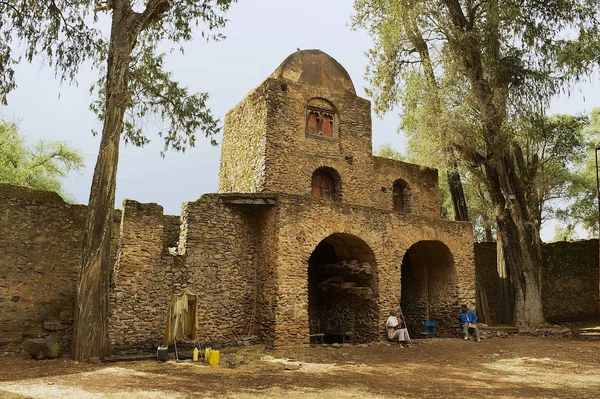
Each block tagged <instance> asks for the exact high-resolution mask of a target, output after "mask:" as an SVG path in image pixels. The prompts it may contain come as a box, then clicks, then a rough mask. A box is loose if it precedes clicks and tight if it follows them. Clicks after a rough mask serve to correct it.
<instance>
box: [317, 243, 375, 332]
mask: <svg viewBox="0 0 600 399" xmlns="http://www.w3.org/2000/svg"><path fill="white" fill-rule="evenodd" d="M376 280H377V278H376V269H375V256H374V255H373V252H372V251H371V249H370V248H369V246H368V245H367V244H366V243H365V242H364V241H362V240H360V239H359V238H357V237H354V236H351V235H348V234H333V235H331V236H329V237H327V238H326V239H324V240H323V241H321V242H320V243H319V245H317V247H316V248H315V250H314V251H313V253H312V255H311V256H310V258H309V260H308V315H309V318H310V320H311V321H314V320H319V321H320V324H321V326H322V330H323V332H324V333H325V334H326V336H325V338H326V341H327V342H331V343H333V342H341V341H342V335H341V333H342V332H350V333H352V340H353V341H355V342H368V341H372V340H375V339H377V317H378V316H377V315H378V312H377V297H378V292H377V281H376Z"/></svg>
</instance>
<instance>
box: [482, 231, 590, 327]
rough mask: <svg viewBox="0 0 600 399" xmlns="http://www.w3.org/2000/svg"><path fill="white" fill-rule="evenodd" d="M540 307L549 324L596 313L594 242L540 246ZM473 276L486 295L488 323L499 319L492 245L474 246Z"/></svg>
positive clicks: (580, 318)
mask: <svg viewBox="0 0 600 399" xmlns="http://www.w3.org/2000/svg"><path fill="white" fill-rule="evenodd" d="M542 258H543V260H544V264H543V270H542V304H543V307H544V316H545V317H546V319H547V320H548V321H551V322H562V321H573V320H584V319H588V318H595V317H598V316H600V314H599V312H598V280H599V270H598V240H584V241H565V242H561V241H559V242H553V243H549V244H544V245H542ZM475 260H476V268H477V273H478V275H479V277H480V281H482V284H483V287H482V288H483V290H484V291H485V292H486V295H487V299H488V306H489V308H490V313H491V319H492V320H491V323H490V324H494V323H497V322H498V320H499V309H500V297H499V295H500V293H499V286H500V282H499V276H498V272H497V270H496V245H495V243H476V244H475Z"/></svg>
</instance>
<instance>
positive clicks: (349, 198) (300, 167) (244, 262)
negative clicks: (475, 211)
mask: <svg viewBox="0 0 600 399" xmlns="http://www.w3.org/2000/svg"><path fill="white" fill-rule="evenodd" d="M309 111H310V112H312V114H311V118H313V119H311V121H312V122H311V123H313V122H314V121H315V120H317V121H318V123H319V124H320V125H319V126H320V128H323V126H325V130H326V131H315V130H314V124H313V125H311V129H312V130H310V131H309V130H307V126H308V123H307V115H308V112H309ZM315 112H316V113H315ZM317 114H318V115H319V116H318V118H317V116H316V115H317ZM314 118H317V119H314ZM332 118H333V125H332V124H331V122H330V121H331V120H332ZM323 121H325V122H327V124H325V125H323V123H325V122H323ZM328 129H329V130H328ZM325 133H327V134H325ZM328 135H331V137H329V136H328ZM371 147H372V142H371V109H370V103H369V101H367V100H365V99H362V98H359V97H357V96H356V94H355V90H354V86H353V84H352V81H351V80H350V78H349V76H348V74H347V72H346V71H345V70H344V69H343V67H342V66H341V65H339V63H337V61H335V60H333V59H332V58H331V57H329V56H327V55H326V54H324V53H322V52H320V51H316V50H314V51H313V50H310V51H305V52H302V51H300V52H298V53H295V54H293V55H292V56H290V57H289V58H288V59H287V60H286V61H284V63H282V65H281V66H280V68H278V69H277V70H276V71H275V72H274V73H273V74H272V75H271V76H270V77H269V78H268V79H267V80H266V81H265V82H263V83H262V84H261V85H260V86H259V87H258V88H257V89H255V90H254V91H252V92H251V93H250V94H249V95H248V96H246V98H245V99H244V100H243V101H242V102H241V103H240V104H239V105H238V106H236V107H235V108H234V109H233V110H232V111H230V112H229V113H228V114H227V117H226V122H225V132H224V138H223V148H222V156H221V170H220V176H219V193H220V194H206V195H203V196H202V197H200V198H199V199H198V200H197V201H193V202H188V203H186V204H184V206H183V207H182V212H181V217H180V218H179V217H177V216H165V215H163V209H162V207H161V206H159V205H157V204H140V203H138V202H136V201H131V200H126V201H125V202H124V204H123V213H122V215H119V216H122V217H121V219H120V230H119V231H118V232H117V231H115V234H114V236H113V248H114V249H113V253H114V254H115V262H114V264H115V270H114V273H113V280H112V284H111V291H110V301H109V305H110V320H109V324H110V327H109V331H110V340H111V343H112V345H113V347H114V349H115V350H116V351H119V352H127V351H130V350H138V349H140V348H145V349H150V348H153V347H154V346H156V345H158V344H161V343H162V342H163V339H164V336H165V332H166V331H165V329H166V325H167V320H166V319H167V315H168V307H169V304H170V302H171V299H172V298H173V296H174V295H177V294H180V293H182V292H183V291H184V290H186V289H188V290H191V291H192V292H194V293H196V294H197V309H198V310H197V314H196V315H195V316H196V321H197V326H198V329H197V333H196V335H195V336H194V337H190V338H186V339H187V340H188V341H189V340H190V339H191V340H192V341H194V342H195V343H201V344H209V345H218V344H220V345H239V344H240V342H243V341H248V339H249V338H250V337H257V339H260V340H261V341H263V342H265V343H267V344H271V345H283V344H293V343H307V342H308V341H309V320H310V319H311V318H312V319H315V318H317V319H321V320H322V321H323V322H327V324H328V325H329V328H330V329H329V333H330V334H331V333H336V332H348V331H351V332H352V333H353V339H354V340H355V341H357V342H366V341H373V340H379V339H381V338H382V337H383V336H384V323H385V320H386V318H387V314H388V312H389V310H391V309H397V307H398V303H399V301H401V302H402V306H403V310H404V313H405V315H406V317H407V321H408V323H409V329H410V330H411V333H412V334H413V335H414V334H418V332H419V331H421V329H422V326H423V322H425V321H427V320H434V321H436V322H438V324H439V327H440V328H439V330H438V331H439V335H440V336H448V335H452V334H453V333H454V331H455V329H456V328H457V326H458V321H457V316H458V312H459V305H460V304H461V303H468V304H470V305H473V304H474V302H475V284H474V281H475V278H474V277H475V274H474V270H475V268H474V260H473V247H472V242H473V235H472V232H471V225H470V224H469V223H458V222H452V221H447V220H441V219H439V209H440V199H439V187H438V180H437V179H438V177H437V171H436V170H434V169H429V168H424V167H420V166H417V165H412V164H408V163H404V162H399V161H393V160H386V159H382V158H378V157H374V156H373V155H372V148H371ZM321 167H327V168H330V169H327V170H329V171H331V170H332V169H333V170H335V173H334V174H335V176H336V178H337V179H338V181H337V182H336V183H335V184H336V185H337V188H338V189H339V193H337V194H336V195H334V196H332V197H333V200H326V199H320V198H316V197H313V196H311V190H312V189H315V190H316V189H319V190H325V191H321V192H322V193H323V192H325V193H329V192H330V187H333V186H331V184H332V183H331V180H327V178H330V177H331V176H329V177H327V176H325V177H324V178H323V179H325V180H326V181H327V183H323V184H328V185H329V186H326V187H325V188H324V189H323V187H321V186H319V185H316V183H315V186H314V187H313V186H312V184H311V181H312V178H313V173H314V172H315V170H317V169H318V168H321ZM317 176H318V175H317ZM319 179H321V177H319ZM398 179H401V180H402V190H403V191H402V195H403V197H404V195H406V198H405V202H404V204H403V206H402V212H394V211H393V198H394V197H393V195H392V194H393V191H392V190H393V185H394V182H396V181H397V180H398ZM315 181H317V179H315ZM406 186H408V189H407V190H405V189H406ZM13 196H14V195H13V194H11V195H9V196H8V197H7V198H8V199H3V201H4V203H3V204H0V205H2V207H1V208H0V209H1V210H2V213H1V214H0V215H1V216H0V217H2V218H3V219H0V220H1V223H0V229H5V230H6V232H7V234H10V235H7V236H6V237H8V239H7V240H6V241H7V242H9V243H11V245H13V246H12V247H9V250H8V251H5V252H4V253H3V254H2V255H1V256H4V258H0V260H4V259H8V257H10V259H11V262H12V263H14V264H16V265H17V266H20V267H21V268H20V269H18V270H17V269H15V270H14V271H12V272H11V273H10V274H7V276H3V275H0V277H1V278H2V280H0V284H4V285H2V286H0V288H2V289H3V290H4V291H3V292H2V298H3V300H4V302H3V304H4V303H8V302H12V303H19V302H21V301H22V299H21V298H22V297H23V298H27V295H28V294H29V293H30V292H32V291H33V289H34V287H35V284H33V285H27V288H26V289H25V290H24V291H19V290H14V289H12V286H13V280H19V278H20V277H19V273H20V272H23V273H25V275H27V276H29V275H33V276H35V274H34V273H37V271H35V270H36V268H37V267H42V269H43V270H42V272H43V273H46V269H44V267H46V266H44V265H46V263H48V264H50V263H49V262H47V261H46V258H47V259H54V260H59V261H61V264H60V266H56V267H64V268H65V272H64V273H65V274H64V276H62V275H59V276H62V277H59V278H60V281H61V282H62V283H63V285H65V286H66V285H68V288H66V289H62V290H57V292H55V293H53V294H52V295H55V296H58V297H59V298H60V300H61V301H62V300H63V296H64V297H65V298H66V299H65V301H67V302H69V301H70V302H69V303H68V306H67V307H68V309H64V310H63V309H62V308H61V307H60V306H58V307H56V306H54V305H52V306H50V307H51V308H52V309H54V311H55V313H56V315H57V317H58V318H57V319H56V320H48V319H47V318H45V316H44V317H42V316H41V315H40V316H35V317H33V319H35V320H36V321H37V322H38V323H39V324H40V325H42V324H41V323H43V322H47V323H46V328H47V329H53V330H54V331H63V330H62V328H63V327H64V325H68V323H65V321H64V320H66V319H68V318H69V314H66V313H65V312H68V310H69V309H71V310H72V302H73V287H74V282H75V280H76V274H77V269H78V259H79V250H80V248H79V247H80V245H81V229H82V227H83V219H84V217H85V207H82V206H79V207H77V206H69V205H65V204H64V203H62V202H61V203H60V204H56V203H55V202H53V201H55V200H54V199H52V198H50V199H45V200H44V201H46V202H44V203H43V204H39V203H35V204H33V202H32V203H31V204H29V202H28V203H27V204H29V205H26V206H25V207H24V208H23V207H21V204H20V203H19V201H20V200H18V199H16V200H15V199H14V198H12V197H13ZM28 201H30V202H31V201H33V200H28ZM38 202H39V201H38ZM30 205H31V207H30ZM34 208H35V209H34ZM55 208H56V209H57V210H56V211H55V210H54V209H55ZM40 210H41V212H42V214H40V212H39V211H40ZM33 214H35V215H33ZM23 224H24V225H26V226H28V227H27V229H26V231H22V230H20V229H19V226H21V225H23ZM29 225H31V226H32V227H31V228H29ZM39 226H42V227H41V229H42V231H40V234H39V235H40V236H41V237H43V238H42V239H40V238H37V237H38V236H37V235H36V233H35V231H34V232H33V233H32V232H30V231H29V230H31V229H34V228H40V227H39ZM0 231H2V232H3V231H4V230H0ZM48 238H50V239H51V243H52V245H46V246H44V245H45V244H44V243H45V241H44V240H48ZM2 239H3V240H4V235H3V237H2ZM36 240H41V241H40V242H37V241H36ZM54 240H56V243H54ZM22 243H25V244H22ZM36 245H39V247H37V246H36ZM30 248H31V250H32V251H33V252H31V251H30V250H29V249H30ZM32 254H33V255H32ZM117 254H118V256H116V255H117ZM61 256H64V257H65V258H64V259H63V258H61ZM19 257H23V259H21V258H19ZM13 258H14V259H17V260H16V261H13V260H12V259H13ZM44 262H46V263H44ZM40 265H41V266H40ZM52 265H55V263H52ZM25 267H27V268H28V269H27V270H26V271H23V270H22V269H23V268H25ZM48 267H49V266H48ZM53 267H54V266H53ZM61 270H62V269H61ZM49 278H51V277H45V276H44V277H40V279H39V284H47V281H51V280H48V279H49ZM6 280H10V285H9V284H8V283H7V282H5V281H6ZM33 281H38V280H35V279H34V280H33ZM326 281H329V283H331V282H332V281H337V283H336V284H337V285H336V284H333V285H328V284H329V283H327V284H326ZM9 287H11V290H12V291H10V292H9V291H8V288H9ZM401 287H402V292H401ZM13 291H14V292H13ZM24 292H25V293H27V295H25V294H24ZM11 295H12V297H11ZM31 303H32V306H31V307H30V308H28V309H27V310H28V311H29V313H31V311H32V309H31V308H32V307H33V304H35V305H36V306H37V304H38V303H44V299H42V298H35V300H32V302H31ZM61 303H62V302H61ZM65 303H66V302H65ZM16 306H17V308H15V306H14V305H10V307H9V308H6V309H12V310H11V312H12V313H11V314H14V313H15V312H17V310H19V309H20V308H18V306H22V305H16ZM13 308H14V309H13ZM2 312H8V311H7V310H5V307H4V306H3V308H2ZM11 323H12V322H11ZM11 325H12V324H11ZM12 339H14V335H10V336H6V337H5V338H4V340H5V341H8V340H12Z"/></svg>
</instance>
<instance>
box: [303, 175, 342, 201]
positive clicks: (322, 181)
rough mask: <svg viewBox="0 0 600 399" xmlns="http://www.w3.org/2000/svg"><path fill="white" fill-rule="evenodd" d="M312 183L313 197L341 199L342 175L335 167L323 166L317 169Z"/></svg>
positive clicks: (332, 199)
mask: <svg viewBox="0 0 600 399" xmlns="http://www.w3.org/2000/svg"><path fill="white" fill-rule="evenodd" d="M310 185H311V191H310V193H311V195H312V196H313V197H318V198H323V199H327V200H331V201H339V199H340V177H339V174H338V173H337V172H336V170H335V169H332V168H328V167H323V168H319V169H317V170H315V171H314V173H313V175H312V180H311V184H310Z"/></svg>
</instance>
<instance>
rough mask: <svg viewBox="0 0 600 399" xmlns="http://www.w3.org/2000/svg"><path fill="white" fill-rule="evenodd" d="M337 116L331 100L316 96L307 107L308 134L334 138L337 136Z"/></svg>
mask: <svg viewBox="0 0 600 399" xmlns="http://www.w3.org/2000/svg"><path fill="white" fill-rule="evenodd" d="M336 129H337V118H336V115H335V111H334V109H333V106H331V104H329V102H327V101H325V100H322V99H319V98H314V99H312V100H310V101H309V102H308V105H307V107H306V135H307V136H309V137H322V138H326V139H333V138H335V137H336V136H337V134H336Z"/></svg>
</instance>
